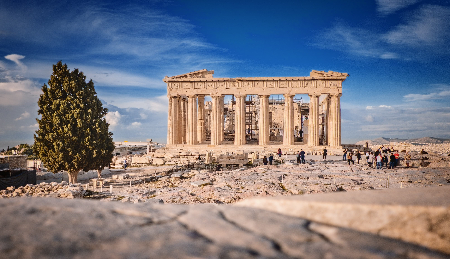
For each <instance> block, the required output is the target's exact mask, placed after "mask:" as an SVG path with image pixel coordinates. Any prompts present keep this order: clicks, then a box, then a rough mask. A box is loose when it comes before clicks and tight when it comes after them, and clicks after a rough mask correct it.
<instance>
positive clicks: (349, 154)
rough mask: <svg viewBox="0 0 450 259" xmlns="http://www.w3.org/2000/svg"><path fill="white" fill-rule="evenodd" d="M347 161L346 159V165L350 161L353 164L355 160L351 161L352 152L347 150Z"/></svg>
mask: <svg viewBox="0 0 450 259" xmlns="http://www.w3.org/2000/svg"><path fill="white" fill-rule="evenodd" d="M347 161H348V165H350V163H352V164H353V165H354V164H355V161H353V159H352V152H351V151H350V152H348V154H347Z"/></svg>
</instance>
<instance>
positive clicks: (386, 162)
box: [382, 154, 389, 167]
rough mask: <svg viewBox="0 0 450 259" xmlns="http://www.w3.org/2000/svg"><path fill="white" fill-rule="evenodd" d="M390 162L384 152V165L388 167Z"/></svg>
mask: <svg viewBox="0 0 450 259" xmlns="http://www.w3.org/2000/svg"><path fill="white" fill-rule="evenodd" d="M388 162H389V159H388V157H387V155H386V154H384V155H383V161H382V163H383V166H386V167H388Z"/></svg>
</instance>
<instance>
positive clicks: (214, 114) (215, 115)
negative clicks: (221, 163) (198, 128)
mask: <svg viewBox="0 0 450 259" xmlns="http://www.w3.org/2000/svg"><path fill="white" fill-rule="evenodd" d="M211 98H212V105H211V145H219V144H220V143H221V141H220V138H221V136H220V135H221V132H220V131H223V128H222V130H221V128H220V125H221V123H220V118H221V116H220V99H221V96H220V95H213V96H211ZM222 114H223V109H222Z"/></svg>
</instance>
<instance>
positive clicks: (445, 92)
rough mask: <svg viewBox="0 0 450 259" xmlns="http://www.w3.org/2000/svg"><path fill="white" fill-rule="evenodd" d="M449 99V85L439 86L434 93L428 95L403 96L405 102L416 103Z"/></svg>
mask: <svg viewBox="0 0 450 259" xmlns="http://www.w3.org/2000/svg"><path fill="white" fill-rule="evenodd" d="M449 97H450V85H448V86H446V87H445V86H441V87H440V89H437V91H436V92H432V93H428V94H407V95H405V96H403V98H404V99H405V101H407V102H417V101H430V100H440V99H448V98H449Z"/></svg>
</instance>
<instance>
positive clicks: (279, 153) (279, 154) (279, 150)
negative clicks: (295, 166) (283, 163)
mask: <svg viewBox="0 0 450 259" xmlns="http://www.w3.org/2000/svg"><path fill="white" fill-rule="evenodd" d="M277 154H278V157H281V155H282V153H281V148H279V149H278V152H277Z"/></svg>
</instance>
